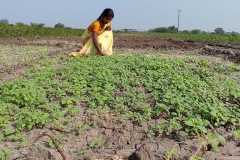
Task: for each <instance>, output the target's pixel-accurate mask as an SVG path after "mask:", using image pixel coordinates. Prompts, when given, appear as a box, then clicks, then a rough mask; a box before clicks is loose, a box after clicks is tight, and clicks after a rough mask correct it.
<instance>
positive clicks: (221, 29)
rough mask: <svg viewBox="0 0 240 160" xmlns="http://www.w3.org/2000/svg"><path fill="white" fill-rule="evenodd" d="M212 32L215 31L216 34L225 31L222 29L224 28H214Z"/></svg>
mask: <svg viewBox="0 0 240 160" xmlns="http://www.w3.org/2000/svg"><path fill="white" fill-rule="evenodd" d="M214 32H215V33H216V34H224V33H225V31H224V29H223V28H220V27H219V28H216V29H215V30H214Z"/></svg>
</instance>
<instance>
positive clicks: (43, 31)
mask: <svg viewBox="0 0 240 160" xmlns="http://www.w3.org/2000/svg"><path fill="white" fill-rule="evenodd" d="M114 32H115V33H134V34H136V35H138V34H139V35H140V34H141V33H143V34H144V36H153V35H155V36H159V37H161V38H167V39H168V38H172V39H176V40H188V41H200V42H224V43H239V42H240V34H239V33H238V32H226V31H224V29H223V28H216V29H215V30H214V32H206V31H202V30H200V29H193V30H183V31H179V32H178V28H177V27H175V26H169V27H158V28H154V29H151V30H149V31H147V32H140V31H138V30H136V29H122V30H115V31H114ZM82 33H83V29H75V28H70V27H67V26H65V25H64V24H63V23H57V24H55V25H54V26H53V27H47V26H45V24H43V23H30V24H24V23H21V22H19V23H16V24H10V23H9V21H8V20H7V19H2V20H0V37H77V36H81V35H82Z"/></svg>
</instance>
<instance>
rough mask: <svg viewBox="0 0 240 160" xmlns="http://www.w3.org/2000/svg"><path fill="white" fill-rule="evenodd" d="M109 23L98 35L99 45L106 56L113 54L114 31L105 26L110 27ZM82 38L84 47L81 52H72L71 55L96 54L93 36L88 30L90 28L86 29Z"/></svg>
mask: <svg viewBox="0 0 240 160" xmlns="http://www.w3.org/2000/svg"><path fill="white" fill-rule="evenodd" d="M109 25H111V24H106V25H105V26H104V29H103V31H102V32H101V33H100V34H99V35H98V37H97V41H98V44H99V47H100V49H101V51H102V52H103V54H104V55H105V56H110V55H112V54H113V49H112V48H113V32H112V31H106V30H105V28H107V27H109ZM82 39H83V47H82V49H81V50H80V51H79V52H72V53H71V54H70V55H71V56H74V57H77V56H84V55H96V53H97V51H96V48H95V46H94V43H93V40H92V38H91V33H90V32H89V31H88V29H86V31H85V32H84V33H83V35H82Z"/></svg>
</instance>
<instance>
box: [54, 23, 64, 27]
mask: <svg viewBox="0 0 240 160" xmlns="http://www.w3.org/2000/svg"><path fill="white" fill-rule="evenodd" d="M64 27H65V26H64V24H62V23H57V24H55V25H54V28H64Z"/></svg>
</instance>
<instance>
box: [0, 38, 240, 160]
mask: <svg viewBox="0 0 240 160" xmlns="http://www.w3.org/2000/svg"><path fill="white" fill-rule="evenodd" d="M0 44H16V45H42V46H51V47H56V50H53V51H51V52H49V58H51V57H54V56H57V55H59V54H67V53H69V52H71V51H73V50H76V49H78V48H80V47H81V46H82V43H81V39H80V38H78V37H76V38H69V39H64V38H47V39H44V38H42V39H29V38H28V39H27V38H16V39H0ZM115 48H117V49H133V50H138V49H142V50H173V51H174V50H180V51H182V53H184V52H189V51H193V50H198V53H199V54H202V55H211V56H223V57H224V58H226V59H230V60H233V61H235V62H239V60H240V51H239V50H240V49H238V47H236V46H234V47H232V46H226V45H221V46H219V45H217V44H214V45H212V44H211V45H210V44H207V43H206V44H204V43H197V42H186V41H176V40H172V39H161V38H157V37H153V38H151V37H140V36H139V37H138V36H121V35H117V36H116V37H115ZM36 61H38V60H36ZM1 67H2V66H1V65H0V68H1ZM28 67H29V65H28V64H21V65H17V66H12V67H10V68H3V67H2V68H1V72H2V75H4V74H5V76H3V77H4V78H5V80H11V79H13V78H14V77H16V76H19V75H22V74H23V73H24V70H25V69H26V68H28ZM14 75H15V76H14ZM0 78H2V77H0ZM77 107H80V108H81V112H80V114H79V115H78V116H76V117H73V118H72V119H70V120H68V122H67V123H66V125H64V127H63V128H62V127H60V128H59V127H58V126H55V125H49V126H46V127H45V128H42V129H34V130H32V131H29V132H26V135H25V137H26V144H20V143H18V142H4V143H2V144H0V148H5V147H6V148H9V149H11V150H12V154H11V159H12V160H13V159H18V160H26V159H27V160H48V159H53V160H57V159H67V160H83V159H90V160H97V159H98V160H101V159H102V160H104V159H106V160H125V159H130V160H163V159H167V158H166V157H167V156H168V154H169V153H171V152H173V153H174V154H173V155H174V158H172V159H175V160H187V159H189V158H190V157H191V156H192V155H194V154H196V153H197V152H198V151H201V152H199V153H198V154H199V155H200V156H202V157H204V158H205V159H206V160H240V142H239V141H236V140H234V139H233V138H232V136H231V131H226V130H225V129H222V128H219V129H217V130H216V131H217V132H218V133H220V134H221V135H223V136H224V137H225V139H227V143H226V144H225V145H223V146H219V151H218V152H213V151H212V150H211V148H207V149H202V148H201V145H200V144H201V141H199V138H197V137H188V136H186V134H185V133H180V134H176V135H174V134H173V135H165V136H158V135H152V134H151V133H150V132H149V127H150V126H151V125H152V124H155V123H157V122H158V120H157V119H156V120H153V121H150V122H147V123H145V124H142V125H139V124H134V123H133V122H131V121H129V120H125V119H123V118H122V117H120V116H119V115H116V113H110V112H109V113H98V112H91V111H89V110H88V109H87V108H86V107H85V106H84V104H79V106H77ZM62 124H65V120H64V119H63V120H62ZM42 134H47V135H50V137H52V139H53V141H56V143H57V146H56V145H54V144H52V142H51V138H50V137H48V136H42V137H41V135H42ZM39 137H40V138H39ZM58 148H61V149H60V150H59V149H58Z"/></svg>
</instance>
